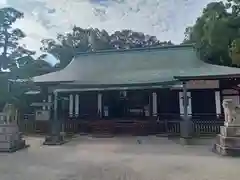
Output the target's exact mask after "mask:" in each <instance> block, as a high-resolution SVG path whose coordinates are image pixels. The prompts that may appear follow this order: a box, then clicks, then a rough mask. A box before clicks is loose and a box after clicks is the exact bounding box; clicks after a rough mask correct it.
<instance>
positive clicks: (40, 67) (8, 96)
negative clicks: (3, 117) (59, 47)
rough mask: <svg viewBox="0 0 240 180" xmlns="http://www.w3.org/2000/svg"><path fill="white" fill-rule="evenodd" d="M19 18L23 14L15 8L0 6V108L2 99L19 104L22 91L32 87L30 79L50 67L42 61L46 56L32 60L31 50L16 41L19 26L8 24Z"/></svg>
mask: <svg viewBox="0 0 240 180" xmlns="http://www.w3.org/2000/svg"><path fill="white" fill-rule="evenodd" d="M20 18H23V13H21V12H19V11H17V10H16V9H13V8H1V9H0V51H1V52H2V54H1V55H0V84H1V88H0V111H1V108H2V106H3V105H4V104H5V103H6V102H11V103H14V104H16V105H17V106H18V107H23V106H24V104H25V101H24V98H23V97H24V96H23V95H24V92H26V91H27V90H30V89H33V88H35V85H34V84H33V83H32V82H31V80H30V78H31V77H33V76H38V75H42V74H45V73H48V72H51V71H53V70H54V68H53V67H52V66H51V65H50V64H49V63H48V62H46V61H44V58H45V56H46V55H42V56H40V57H39V58H38V59H34V58H33V57H32V55H34V54H35V52H33V51H30V50H28V49H26V47H25V46H23V45H20V44H19V40H20V39H22V38H24V37H25V34H24V32H23V31H22V30H20V29H17V28H16V29H14V28H12V25H13V24H14V23H15V22H16V21H17V20H18V19H20ZM2 69H8V72H3V71H2ZM19 79H24V81H20V80H19Z"/></svg>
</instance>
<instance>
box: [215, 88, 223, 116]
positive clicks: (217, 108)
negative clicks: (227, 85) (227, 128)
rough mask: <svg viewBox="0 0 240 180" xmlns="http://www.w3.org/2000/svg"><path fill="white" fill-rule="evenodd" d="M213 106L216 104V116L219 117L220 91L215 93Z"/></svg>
mask: <svg viewBox="0 0 240 180" xmlns="http://www.w3.org/2000/svg"><path fill="white" fill-rule="evenodd" d="M215 104H216V115H217V117H219V116H220V115H221V113H222V112H221V99H220V91H215Z"/></svg>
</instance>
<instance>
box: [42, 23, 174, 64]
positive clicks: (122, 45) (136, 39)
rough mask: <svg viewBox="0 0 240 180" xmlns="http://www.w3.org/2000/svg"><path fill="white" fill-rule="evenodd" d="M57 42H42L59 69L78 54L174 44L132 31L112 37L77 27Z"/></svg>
mask: <svg viewBox="0 0 240 180" xmlns="http://www.w3.org/2000/svg"><path fill="white" fill-rule="evenodd" d="M57 41H58V42H59V43H57ZM57 41H55V40H53V39H44V40H42V48H41V50H42V51H44V52H48V53H50V54H52V55H53V56H55V57H56V58H57V59H59V60H60V64H59V66H58V67H59V68H64V67H65V66H66V65H68V63H69V62H70V61H71V59H72V58H73V57H74V56H75V55H76V54H77V53H81V52H89V51H99V50H107V49H130V48H140V47H152V46H163V45H169V44H172V43H171V42H160V41H159V40H158V39H157V38H156V37H155V36H150V35H146V34H143V33H139V32H134V31H131V30H122V31H116V32H114V33H113V34H111V35H110V34H108V33H107V32H106V31H105V30H99V29H92V28H89V29H82V28H80V27H76V26H75V27H74V28H73V29H72V31H71V32H70V33H67V34H59V35H58V36H57Z"/></svg>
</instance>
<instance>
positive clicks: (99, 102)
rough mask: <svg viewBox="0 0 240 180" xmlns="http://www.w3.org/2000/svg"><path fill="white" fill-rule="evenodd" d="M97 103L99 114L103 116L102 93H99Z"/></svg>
mask: <svg viewBox="0 0 240 180" xmlns="http://www.w3.org/2000/svg"><path fill="white" fill-rule="evenodd" d="M97 103H98V115H99V116H100V117H102V109H103V108H102V93H98V98H97Z"/></svg>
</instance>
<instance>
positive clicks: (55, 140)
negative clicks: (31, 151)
mask: <svg viewBox="0 0 240 180" xmlns="http://www.w3.org/2000/svg"><path fill="white" fill-rule="evenodd" d="M64 143H66V141H65V138H64V136H63V135H50V136H47V137H46V138H45V141H44V143H43V145H49V146H55V145H62V144H64Z"/></svg>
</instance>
